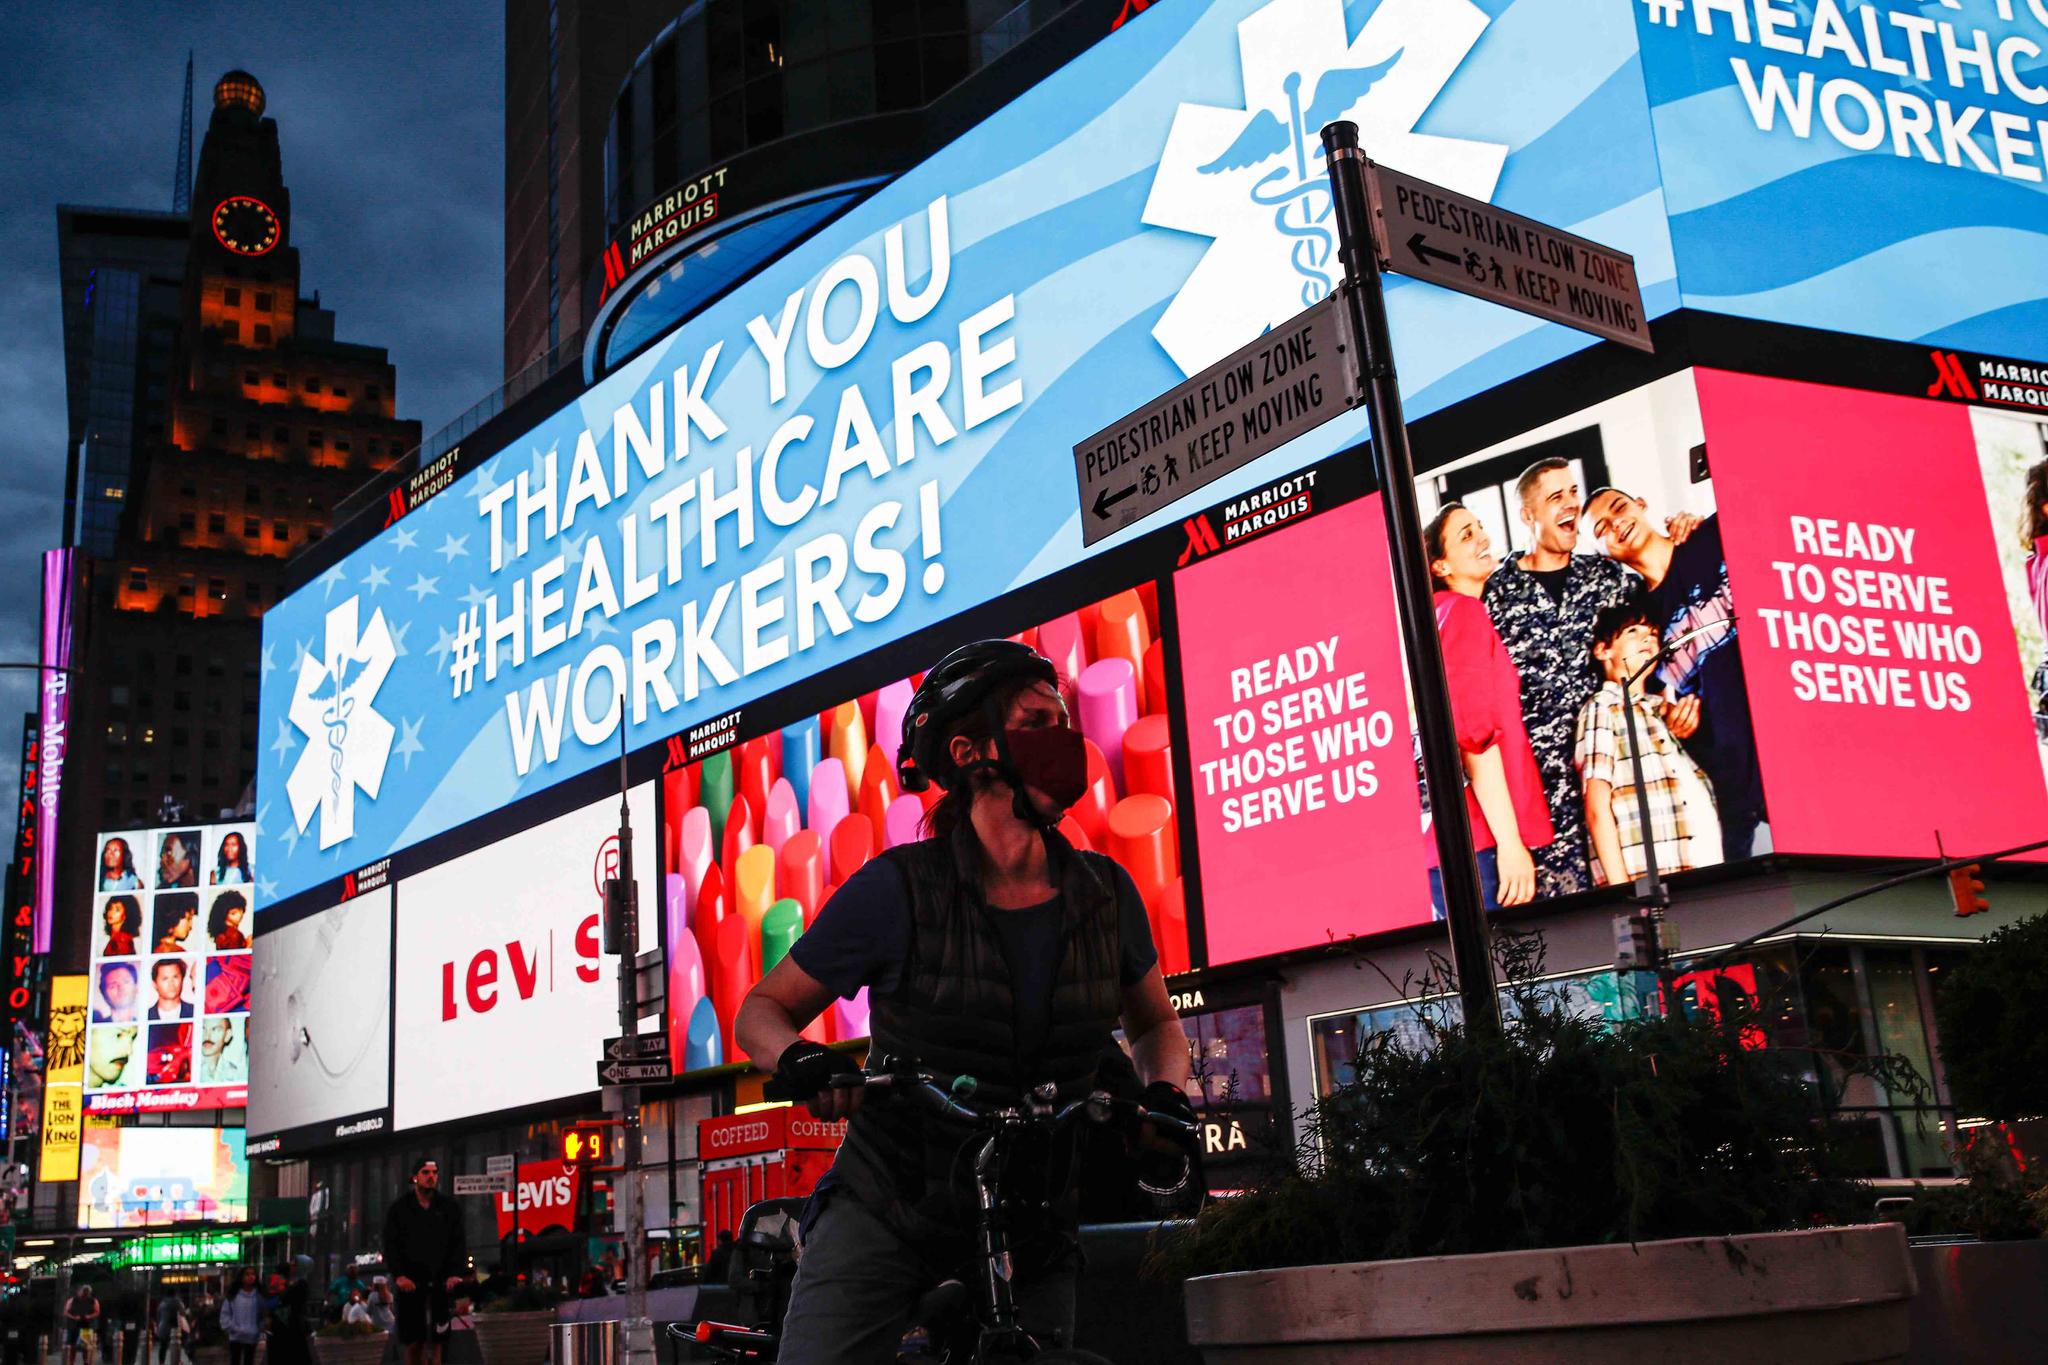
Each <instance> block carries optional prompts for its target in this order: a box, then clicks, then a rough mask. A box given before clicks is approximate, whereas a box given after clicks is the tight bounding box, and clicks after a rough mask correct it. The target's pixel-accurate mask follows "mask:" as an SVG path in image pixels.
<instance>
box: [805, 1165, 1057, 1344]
mask: <svg viewBox="0 0 2048 1365" xmlns="http://www.w3.org/2000/svg"><path fill="white" fill-rule="evenodd" d="M819 1198H820V1206H819V1207H818V1208H817V1209H816V1210H814V1211H812V1212H811V1214H810V1216H808V1217H807V1218H806V1219H805V1222H806V1224H807V1226H806V1229H805V1233H804V1246H803V1259H802V1260H800V1261H799V1262H797V1272H796V1283H795V1285H794V1286H792V1288H791V1291H790V1302H789V1314H788V1316H787V1317H786V1318H785V1319H784V1320H783V1327H782V1349H781V1352H780V1354H779V1355H778V1357H777V1359H779V1360H780V1361H781V1362H782V1365H890V1363H891V1362H893V1361H894V1360H895V1359H896V1345H897V1342H898V1341H899V1340H901V1338H902V1336H903V1333H904V1332H905V1331H906V1330H907V1329H908V1328H909V1327H910V1326H911V1325H912V1324H911V1321H910V1317H911V1313H912V1312H913V1310H915V1309H916V1307H917V1301H918V1299H919V1298H921V1297H922V1296H923V1295H924V1294H925V1293H926V1292H927V1291H929V1290H931V1289H932V1288H933V1287H934V1286H936V1285H937V1284H938V1283H939V1282H940V1280H942V1279H943V1278H945V1277H946V1276H948V1275H952V1274H957V1273H959V1272H958V1271H957V1269H956V1268H955V1267H952V1266H933V1265H931V1264H929V1263H928V1262H927V1261H926V1260H925V1258H924V1257H923V1256H922V1255H920V1254H919V1253H918V1250H917V1248H916V1247H914V1246H913V1245H911V1244H910V1243H909V1242H907V1241H905V1240H904V1239H902V1238H901V1237H898V1236H897V1235H896V1234H895V1233H894V1232H892V1231H891V1230H890V1229H889V1228H888V1227H887V1226H886V1225H884V1224H883V1222H882V1221H881V1220H880V1219H879V1218H877V1217H876V1216H875V1215H874V1214H873V1213H870V1212H869V1211H868V1209H867V1208H866V1206H864V1205H863V1204H862V1203H861V1202H860V1201H859V1200H857V1199H855V1198H854V1197H853V1196H852V1195H850V1194H848V1193H847V1192H846V1191H845V1190H834V1191H832V1192H831V1193H829V1194H826V1195H823V1196H821V1197H819ZM1074 1275H1075V1270H1074V1266H1073V1265H1072V1264H1071V1263H1069V1264H1068V1265H1066V1266H1065V1267H1064V1268H1062V1269H1059V1270H1056V1271H1053V1272H1051V1273H1049V1274H1045V1275H1041V1276H1038V1277H1037V1278H1035V1279H1033V1280H1029V1281H1025V1282H1022V1283H1019V1284H1018V1285H1017V1286H1016V1297H1017V1309H1018V1315H1019V1316H1020V1317H1021V1318H1022V1320H1023V1323H1024V1327H1025V1329H1026V1330H1027V1331H1029V1332H1031V1333H1033V1334H1034V1335H1035V1336H1037V1337H1038V1338H1039V1340H1040V1341H1042V1342H1045V1343H1046V1344H1048V1345H1050V1344H1051V1343H1052V1340H1053V1339H1054V1338H1057V1339H1058V1340H1059V1342H1061V1343H1062V1344H1064V1343H1066V1342H1069V1341H1071V1340H1072V1339H1073V1335H1074ZM971 1287H972V1285H971V1284H970V1288H971Z"/></svg>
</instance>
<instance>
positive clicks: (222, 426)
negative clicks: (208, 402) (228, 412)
mask: <svg viewBox="0 0 2048 1365" xmlns="http://www.w3.org/2000/svg"><path fill="white" fill-rule="evenodd" d="M213 434H214V435H216V436H225V435H227V434H228V419H227V418H225V417H216V418H214V419H213Z"/></svg>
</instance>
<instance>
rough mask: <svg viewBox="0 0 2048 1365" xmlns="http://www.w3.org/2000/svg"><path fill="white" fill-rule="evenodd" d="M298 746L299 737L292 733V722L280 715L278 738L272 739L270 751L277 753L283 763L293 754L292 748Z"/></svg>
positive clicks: (279, 760)
mask: <svg viewBox="0 0 2048 1365" xmlns="http://www.w3.org/2000/svg"><path fill="white" fill-rule="evenodd" d="M298 747H299V737H298V736H297V735H295V734H293V733H292V723H291V722H290V721H289V720H286V719H283V718H282V717H280V718H279V720H278V722H277V738H276V739H275V740H273V741H271V745H270V752H272V753H274V754H276V755H277V761H278V762H279V763H283V762H285V761H286V760H287V759H289V758H290V757H291V756H292V750H294V749H296V748H298Z"/></svg>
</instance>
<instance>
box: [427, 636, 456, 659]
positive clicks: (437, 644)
mask: <svg viewBox="0 0 2048 1365" xmlns="http://www.w3.org/2000/svg"><path fill="white" fill-rule="evenodd" d="M454 648H455V636H454V634H453V632H451V631H450V630H449V629H448V627H446V626H436V627H434V647H433V648H432V649H430V650H428V651H427V656H428V657H429V658H431V659H432V660H433V661H434V667H435V668H437V669H438V668H446V667H447V666H448V652H449V651H450V650H452V649H454Z"/></svg>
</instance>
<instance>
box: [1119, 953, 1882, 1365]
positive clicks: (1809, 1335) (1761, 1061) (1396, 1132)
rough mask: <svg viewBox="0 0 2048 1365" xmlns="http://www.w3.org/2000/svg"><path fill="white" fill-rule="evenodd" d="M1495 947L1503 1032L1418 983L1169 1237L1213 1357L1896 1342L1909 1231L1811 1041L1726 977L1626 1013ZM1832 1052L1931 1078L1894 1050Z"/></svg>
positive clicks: (1200, 1338) (1849, 1354)
mask: <svg viewBox="0 0 2048 1365" xmlns="http://www.w3.org/2000/svg"><path fill="white" fill-rule="evenodd" d="M1499 953H1500V957H1501V959H1502V968H1503V974H1504V976H1505V977H1506V979H1507V996H1508V1008H1507V1010H1506V1013H1507V1014H1508V1015H1509V1019H1508V1022H1507V1025H1506V1027H1505V1029H1504V1030H1503V1032H1502V1033H1501V1034H1499V1035H1498V1036H1485V1035H1474V1034H1472V1033H1469V1032H1467V1031H1466V1030H1465V1029H1464V1027H1463V1026H1462V1025H1461V1024H1460V1023H1458V1022H1457V1021H1456V1019H1455V1018H1453V1017H1451V1011H1450V1010H1448V1009H1447V1008H1446V1007H1445V1006H1444V1005H1442V1004H1430V1003H1422V1004H1418V1005H1417V1006H1416V1007H1415V1010H1416V1022H1417V1025H1418V1027H1416V1028H1415V1029H1411V1030H1405V1031H1404V1032H1403V1033H1402V1034H1400V1035H1396V1034H1393V1033H1386V1034H1381V1035H1378V1036H1376V1037H1374V1038H1373V1039H1371V1040H1369V1042H1368V1043H1367V1044H1366V1045H1365V1046H1364V1048H1363V1049H1362V1050H1361V1052H1360V1055H1359V1057H1358V1061H1357V1063H1356V1068H1355V1069H1356V1079H1354V1080H1353V1081H1351V1082H1350V1083H1349V1084H1347V1085H1344V1086H1342V1087H1340V1088H1339V1089H1338V1090H1336V1091H1335V1092H1334V1093H1333V1094H1331V1095H1330V1096H1328V1097H1327V1098H1326V1099H1324V1100H1322V1101H1321V1102H1320V1103H1318V1104H1317V1105H1316V1106H1315V1108H1314V1110H1313V1111H1312V1115H1311V1120H1310V1133H1309V1136H1308V1139H1307V1140H1306V1141H1305V1142H1304V1143H1303V1144H1302V1145H1301V1148H1300V1149H1299V1151H1298V1152H1296V1153H1295V1154H1294V1155H1293V1158H1292V1159H1291V1160H1289V1161H1287V1162H1285V1163H1284V1164H1283V1165H1282V1166H1281V1168H1280V1169H1278V1170H1276V1171H1275V1172H1273V1173H1272V1175H1271V1176H1270V1178H1269V1179H1267V1180H1266V1181H1264V1182H1263V1183H1262V1184H1261V1185H1260V1186H1259V1188H1257V1189H1255V1190H1253V1191H1251V1192H1249V1193H1247V1194H1245V1195H1243V1196H1240V1197H1236V1198H1232V1199H1227V1200H1223V1201H1220V1202H1218V1203H1217V1204H1214V1205H1212V1206H1211V1207H1210V1208H1209V1209H1207V1210H1205V1211H1204V1213H1203V1214H1202V1216H1201V1217H1200V1218H1199V1219H1197V1220H1196V1221H1195V1223H1194V1224H1192V1225H1191V1226H1190V1227H1188V1228H1187V1229H1185V1230H1183V1231H1181V1232H1178V1233H1174V1234H1170V1235H1168V1236H1167V1237H1165V1238H1164V1239H1163V1241H1162V1243H1161V1246H1160V1248H1159V1250H1158V1252H1157V1254H1156V1256H1155V1259H1154V1264H1153V1270H1154V1272H1155V1273H1159V1274H1164V1275H1167V1276H1170V1277H1172V1278H1174V1279H1184V1280H1185V1281H1186V1282H1187V1283H1186V1292H1187V1316H1188V1328H1189V1340H1190V1341H1191V1342H1193V1343H1194V1344H1195V1345H1196V1346H1197V1347H1199V1348H1200V1349H1201V1350H1202V1352H1203V1355H1204V1358H1205V1359H1207V1360H1209V1361H1211V1362H1212V1365H1214V1363H1217V1362H1228V1361H1246V1362H1249V1361H1260V1362H1267V1361H1272V1362H1278V1361H1288V1362H1294V1361H1299V1362H1303V1365H1308V1362H1326V1361H1327V1362H1336V1361H1345V1362H1350V1361H1372V1360H1381V1359H1385V1360H1394V1359H1399V1360H1401V1361H1403V1362H1408V1363H1412V1362H1417V1361H1433V1360H1453V1359H1459V1360H1463V1359H1472V1358H1478V1357H1484V1358H1486V1359H1489V1360H1522V1359H1530V1360H1534V1359H1553V1358H1566V1357H1569V1358H1572V1359H1576V1360H1609V1359H1612V1360H1622V1359H1627V1360H1629V1361H1631V1362H1636V1361H1639V1360H1640V1359H1641V1358H1642V1356H1643V1353H1644V1352H1645V1351H1660V1350H1670V1351H1672V1352H1674V1354H1675V1353H1676V1352H1678V1351H1683V1352H1684V1353H1685V1354H1686V1355H1687V1356H1693V1355H1696V1354H1698V1353H1699V1352H1700V1351H1701V1349H1702V1348H1703V1347H1704V1348H1706V1349H1707V1350H1709V1351H1710V1352H1713V1353H1716V1354H1720V1353H1727V1352H1733V1353H1737V1354H1739V1355H1744V1356H1749V1357H1752V1358H1754V1359H1756V1360H1772V1359H1784V1360H1791V1359H1797V1360H1802V1361H1815V1362H1820V1361H1831V1360H1844V1361H1847V1360H1883V1359H1892V1358H1897V1357H1899V1356H1901V1355H1903V1353H1904V1351H1905V1346H1906V1305H1907V1301H1908V1300H1909V1299H1910V1298H1911V1296H1912V1293H1913V1288H1914V1282H1913V1274H1912V1269H1911V1267H1910V1264H1909V1263H1908V1260H1907V1256H1906V1241H1905V1236H1904V1233H1903V1231H1902V1230H1901V1229H1900V1228H1899V1227H1898V1226H1896V1225H1891V1224H1886V1225H1877V1226H1868V1225H1863V1226H1858V1225H1859V1224H1864V1223H1865V1220H1867V1219H1868V1218H1869V1217H1870V1211H1871V1208H1872V1201H1871V1195H1870V1192H1869V1191H1868V1190H1867V1189H1866V1188H1864V1187H1863V1186H1861V1185H1860V1184H1859V1183H1857V1182H1856V1181H1855V1180H1853V1179H1851V1178H1849V1177H1848V1175H1847V1174H1846V1171H1847V1170H1848V1169H1849V1167H1848V1156H1847V1155H1846V1153H1847V1151H1848V1140H1847V1139H1846V1138H1845V1137H1843V1136H1841V1135H1839V1134H1838V1133H1837V1131H1836V1128H1835V1125H1834V1123H1833V1121H1832V1120H1831V1119H1830V1118H1829V1117H1828V1116H1827V1115H1826V1114H1825V1113H1823V1112H1821V1110H1820V1108H1819V1103H1818V1099H1817V1097H1816V1095H1815V1094H1814V1092H1813V1090H1812V1089H1811V1087H1810V1086H1809V1085H1808V1084H1807V1083H1806V1082H1805V1081H1804V1079H1803V1075H1804V1073H1805V1071H1806V1067H1807V1064H1808V1063H1809V1062H1810V1060H1811V1058H1810V1056H1809V1055H1808V1054H1804V1053H1799V1052H1792V1051H1781V1050H1779V1049H1777V1048H1774V1047H1772V1046H1771V1045H1770V1044H1769V1042H1768V1039H1767V1037H1766V1036H1765V1034H1764V1033H1763V1031H1762V1030H1761V1029H1759V1028H1758V1027H1757V1017H1756V1015H1755V1014H1754V1013H1753V1012H1752V1008H1753V1007H1752V1006H1750V1004H1749V1003H1748V1002H1747V997H1746V996H1745V995H1744V993H1743V992H1742V991H1741V990H1739V989H1736V988H1734V986H1733V984H1732V983H1730V985H1729V988H1728V989H1726V990H1723V991H1721V992H1719V996H1718V998H1719V1001H1720V1004H1719V1008H1718V1010H1717V1011H1715V1012H1713V1014H1712V1016H1711V1017H1698V1018H1686V1017H1683V1016H1682V1015H1681V1016H1679V1017H1668V1018H1649V1019H1635V1020H1627V1021H1623V1022H1620V1023H1611V1022H1605V1021H1601V1020H1594V1019H1587V1018H1583V1017H1580V1016H1579V1015H1577V1014H1576V1013H1575V1012H1574V1011H1573V1010H1572V1009H1571V1008H1570V1007H1569V1004H1568V1002H1567V999H1566V997H1565V996H1564V994H1563V992H1562V991H1561V990H1558V989H1555V988H1552V987H1548V986H1545V985H1543V984H1541V982H1540V980H1539V978H1540V976H1541V974H1542V969H1543V961H1542V944H1541V940H1540V939H1536V938H1534V937H1531V936H1504V937H1503V939H1502V940H1501V944H1500V947H1499ZM1441 973H1442V969H1441V968H1439V975H1440V976H1441ZM1420 984H1421V989H1420V991H1419V994H1421V995H1423V996H1432V995H1440V994H1441V993H1442V992H1443V991H1444V990H1445V989H1447V987H1448V985H1449V982H1448V981H1447V980H1445V979H1432V980H1430V981H1426V982H1423V983H1420ZM1832 1060H1833V1062H1834V1063H1835V1064H1836V1065H1837V1066H1846V1067H1848V1068H1851V1069H1854V1070H1859V1071H1863V1072H1866V1073H1868V1074H1872V1075H1874V1076H1876V1077H1877V1078H1878V1079H1879V1080H1880V1081H1881V1082H1882V1083H1883V1084H1885V1085H1886V1086H1888V1087H1891V1088H1894V1089H1896V1090H1903V1091H1908V1092H1910V1091H1913V1090H1914V1089H1915V1088H1916V1087H1917V1086H1918V1081H1917V1078H1915V1076H1914V1074H1913V1073H1912V1071H1911V1069H1910V1067H1909V1066H1908V1065H1907V1064H1906V1063H1905V1062H1903V1061H1902V1060H1900V1059H1896V1058H1883V1057H1880V1058H1843V1057H1835V1058H1833V1059H1832Z"/></svg>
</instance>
